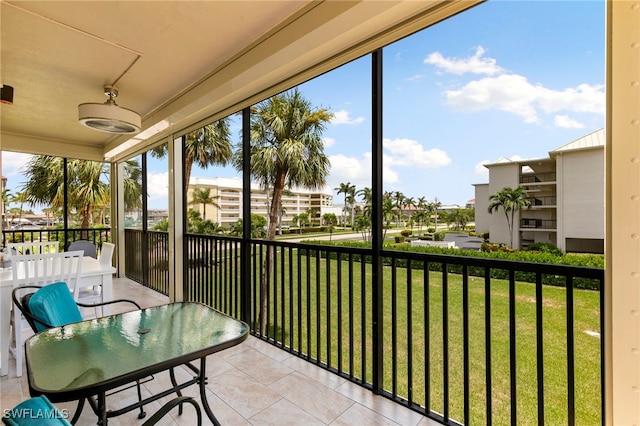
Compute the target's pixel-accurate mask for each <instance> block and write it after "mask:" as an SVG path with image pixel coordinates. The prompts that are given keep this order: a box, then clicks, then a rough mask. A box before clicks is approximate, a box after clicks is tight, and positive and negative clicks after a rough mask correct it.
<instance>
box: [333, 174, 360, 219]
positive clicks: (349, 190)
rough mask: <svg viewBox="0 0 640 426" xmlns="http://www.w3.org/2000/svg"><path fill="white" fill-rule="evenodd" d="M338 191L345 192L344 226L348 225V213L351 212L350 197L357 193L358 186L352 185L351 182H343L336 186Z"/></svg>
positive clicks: (339, 192) (338, 192)
mask: <svg viewBox="0 0 640 426" xmlns="http://www.w3.org/2000/svg"><path fill="white" fill-rule="evenodd" d="M334 189H335V190H336V191H337V194H338V195H340V194H344V207H343V208H342V212H343V214H342V227H343V228H344V227H346V221H347V220H346V214H347V213H348V212H349V207H348V205H349V204H348V200H349V197H350V196H351V197H353V196H354V195H355V190H356V186H355V185H351V182H347V183H341V184H340V186H339V187H337V188H334Z"/></svg>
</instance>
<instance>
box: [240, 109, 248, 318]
mask: <svg viewBox="0 0 640 426" xmlns="http://www.w3.org/2000/svg"><path fill="white" fill-rule="evenodd" d="M250 130H251V110H250V108H248V107H247V108H245V109H243V110H242V218H243V220H242V245H241V247H240V253H241V256H240V319H241V320H242V321H244V322H246V323H247V324H251V260H250V259H251V132H250Z"/></svg>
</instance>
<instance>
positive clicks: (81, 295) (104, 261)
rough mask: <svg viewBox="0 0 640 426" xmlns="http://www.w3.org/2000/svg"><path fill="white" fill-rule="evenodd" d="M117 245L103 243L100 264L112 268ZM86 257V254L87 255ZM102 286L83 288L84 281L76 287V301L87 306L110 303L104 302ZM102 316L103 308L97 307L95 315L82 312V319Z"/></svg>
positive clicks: (99, 258)
mask: <svg viewBox="0 0 640 426" xmlns="http://www.w3.org/2000/svg"><path fill="white" fill-rule="evenodd" d="M115 247H116V246H115V244H112V243H102V248H101V250H100V255H99V256H98V262H100V264H101V265H104V266H111V260H112V258H113V252H114V249H115ZM85 256H86V253H85ZM103 295H104V293H103V291H102V286H100V285H90V286H83V285H82V281H80V284H78V285H77V286H76V291H75V292H74V299H75V300H76V302H78V303H85V304H95V303H102V302H108V300H104V298H103ZM101 316H102V306H99V307H96V308H95V309H94V314H90V313H87V312H86V310H84V309H83V310H82V318H83V319H87V318H93V317H95V318H98V317H101Z"/></svg>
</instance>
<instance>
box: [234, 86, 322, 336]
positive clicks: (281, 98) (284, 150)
mask: <svg viewBox="0 0 640 426" xmlns="http://www.w3.org/2000/svg"><path fill="white" fill-rule="evenodd" d="M332 117H333V114H332V113H331V112H329V111H328V110H326V109H324V108H315V107H314V106H313V105H312V104H311V102H309V101H308V100H307V99H305V98H304V97H303V96H302V94H301V93H300V92H299V91H298V90H297V89H294V90H292V91H288V92H284V93H281V94H279V95H276V96H273V97H271V98H269V99H267V100H266V101H263V102H261V103H259V104H258V105H256V106H255V107H254V108H253V109H252V114H251V148H250V149H251V156H250V158H251V163H250V168H251V177H252V178H253V179H254V180H256V181H257V182H258V183H259V184H260V185H261V186H262V187H263V188H265V189H267V190H271V191H272V193H271V194H272V196H271V202H270V204H269V221H268V224H267V239H269V240H273V239H275V236H276V228H277V225H278V216H279V214H280V210H281V205H282V195H283V192H284V190H285V188H291V187H302V188H308V189H317V188H320V187H322V186H323V185H325V183H326V178H327V176H328V174H329V168H330V163H329V157H327V155H326V154H325V153H324V143H323V142H322V139H321V136H322V132H323V131H324V129H325V125H326V123H328V122H329V121H330V120H331V118H332ZM233 163H234V165H235V167H236V168H237V169H238V170H242V149H238V150H236V152H235V153H234V157H233ZM273 256H274V253H273V247H270V249H269V250H267V254H266V257H265V263H264V265H263V267H264V271H263V274H262V280H261V294H262V295H263V296H264V297H263V298H262V300H261V302H262V303H261V310H260V329H261V331H262V332H263V333H264V332H266V325H267V318H266V312H267V299H266V295H267V291H266V290H267V274H266V271H267V270H268V269H267V268H268V267H269V266H271V265H272V263H273Z"/></svg>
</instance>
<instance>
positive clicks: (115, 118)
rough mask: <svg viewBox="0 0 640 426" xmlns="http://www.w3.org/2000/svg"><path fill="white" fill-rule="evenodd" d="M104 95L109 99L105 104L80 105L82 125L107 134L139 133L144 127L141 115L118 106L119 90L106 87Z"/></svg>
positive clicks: (79, 112)
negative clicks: (116, 99)
mask: <svg viewBox="0 0 640 426" xmlns="http://www.w3.org/2000/svg"><path fill="white" fill-rule="evenodd" d="M104 94H105V95H107V96H108V97H109V99H108V100H107V101H106V102H105V103H103V104H92V103H86V104H80V105H78V120H79V121H80V124H82V125H84V126H87V127H90V128H92V129H95V130H100V131H101V132H107V133H119V134H127V133H138V132H139V131H140V129H141V126H142V121H141V119H140V115H139V114H138V113H137V112H135V111H132V110H130V109H127V108H122V107H120V106H118V104H116V101H115V98H116V97H117V96H118V89H116V88H115V87H113V86H104Z"/></svg>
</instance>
